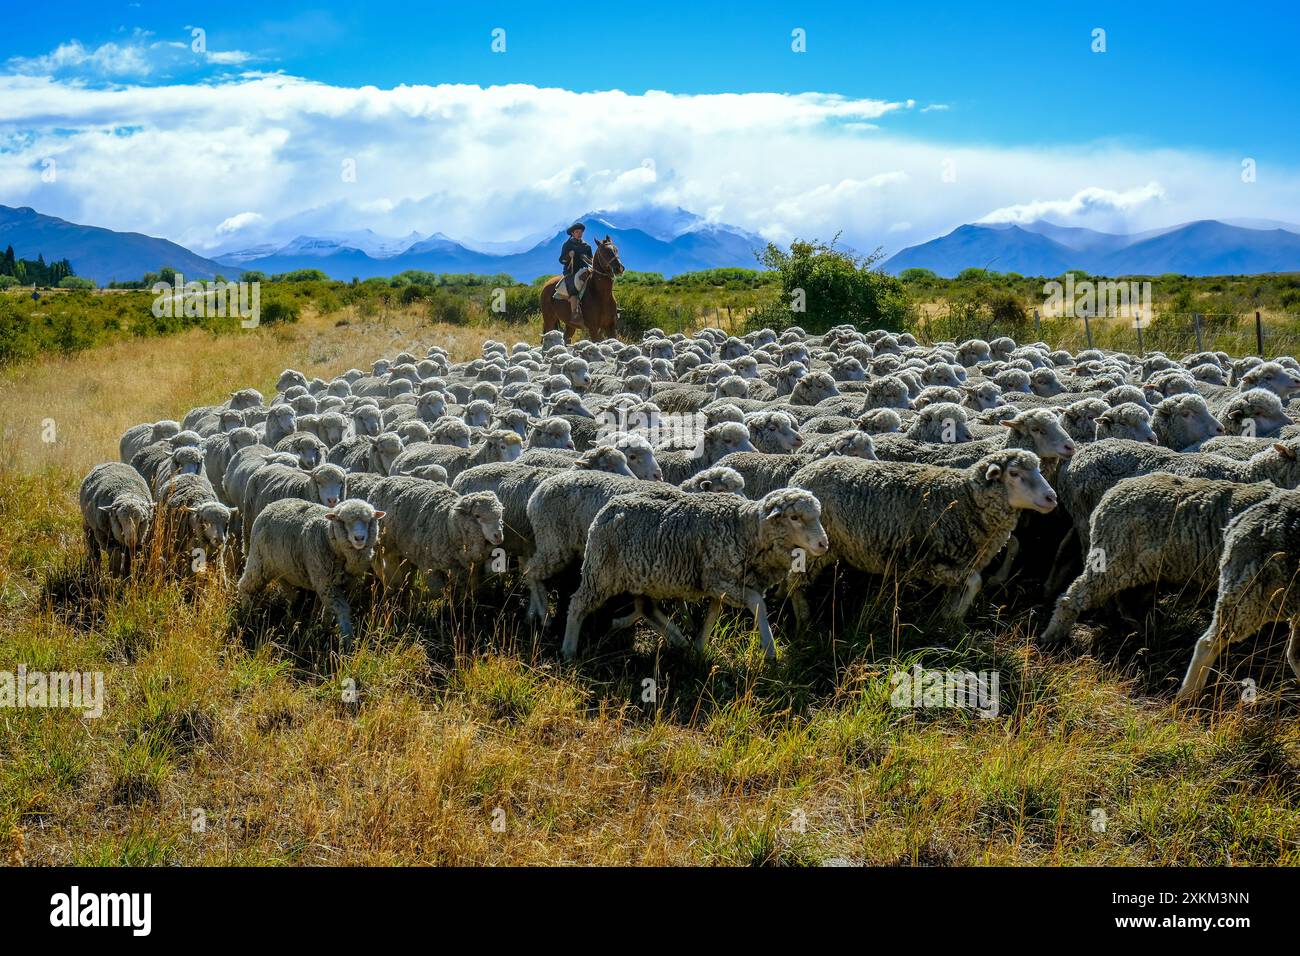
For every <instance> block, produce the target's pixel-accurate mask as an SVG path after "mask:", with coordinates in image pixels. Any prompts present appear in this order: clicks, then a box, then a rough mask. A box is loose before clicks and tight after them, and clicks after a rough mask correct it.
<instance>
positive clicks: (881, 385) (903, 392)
mask: <svg viewBox="0 0 1300 956" xmlns="http://www.w3.org/2000/svg"><path fill="white" fill-rule="evenodd" d="M867 404H868V405H869V406H871V407H872V408H911V407H912V395H911V393H910V392H909V391H908V390H907V383H906V382H904V381H903V380H902V379H901V378H898V377H897V376H895V375H886V376H884V377H883V378H878V379H876V380H875V381H873V382H872V383H871V384H870V385H868V386H867Z"/></svg>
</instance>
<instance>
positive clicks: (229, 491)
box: [213, 445, 298, 505]
mask: <svg viewBox="0 0 1300 956" xmlns="http://www.w3.org/2000/svg"><path fill="white" fill-rule="evenodd" d="M268 464H279V465H288V466H290V467H294V468H296V467H298V456H297V455H292V454H289V453H288V452H277V451H275V450H273V449H270V448H267V447H266V446H265V445H249V446H248V447H247V448H241V449H239V451H237V452H235V453H234V454H233V455H231V456H230V464H228V465H226V473H225V474H224V475H222V476H221V493H220V495H219V496H218V497H220V498H221V501H222V503H223V504H227V505H239V504H241V503H242V502H243V500H244V489H245V488H246V487H247V486H248V479H249V478H251V477H252V476H253V474H254V472H256V471H257V470H258V469H259V468H261V467H263V466H265V465H268ZM213 487H216V485H215V484H214V485H213Z"/></svg>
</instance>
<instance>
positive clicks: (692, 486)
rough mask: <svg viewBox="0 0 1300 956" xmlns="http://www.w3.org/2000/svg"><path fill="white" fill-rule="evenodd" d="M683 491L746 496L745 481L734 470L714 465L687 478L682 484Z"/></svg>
mask: <svg viewBox="0 0 1300 956" xmlns="http://www.w3.org/2000/svg"><path fill="white" fill-rule="evenodd" d="M681 489H682V491H688V492H705V491H712V492H715V493H717V494H727V495H744V493H745V479H744V477H743V476H742V475H741V474H740V472H738V471H736V469H734V468H727V467H725V466H722V465H714V466H713V467H712V468H706V469H704V471H702V472H700V473H699V474H697V475H693V476H691V477H690V478H687V479H686V480H685V481H683V482H682V484H681Z"/></svg>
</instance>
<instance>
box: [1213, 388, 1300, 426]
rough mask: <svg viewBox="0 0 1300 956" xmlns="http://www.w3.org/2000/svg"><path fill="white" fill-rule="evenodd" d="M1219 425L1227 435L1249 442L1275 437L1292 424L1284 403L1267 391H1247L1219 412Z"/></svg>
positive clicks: (1259, 389)
mask: <svg viewBox="0 0 1300 956" xmlns="http://www.w3.org/2000/svg"><path fill="white" fill-rule="evenodd" d="M1219 421H1220V422H1222V423H1223V430H1224V433H1225V434H1228V435H1246V436H1247V437H1250V438H1269V437H1272V436H1273V435H1276V434H1277V433H1278V432H1280V431H1281V430H1282V429H1283V428H1285V427H1286V426H1287V425H1290V424H1291V419H1290V418H1289V417H1288V416H1287V414H1286V412H1285V411H1283V409H1282V400H1281V399H1280V398H1278V397H1277V395H1276V394H1275V393H1273V392H1271V391H1269V390H1268V389H1265V388H1251V389H1247V390H1246V391H1244V392H1242V393H1241V394H1240V395H1237V396H1235V397H1234V398H1232V399H1230V400H1229V401H1228V403H1227V404H1226V405H1224V406H1223V407H1222V408H1221V409H1220V410H1219Z"/></svg>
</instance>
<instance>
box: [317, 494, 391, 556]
mask: <svg viewBox="0 0 1300 956" xmlns="http://www.w3.org/2000/svg"><path fill="white" fill-rule="evenodd" d="M386 513H387V512H383V511H376V510H375V509H374V507H373V506H372V505H371V504H370V503H369V502H367V501H362V500H361V499H360V498H348V499H347V500H346V501H341V502H339V503H338V504H337V505H336V506H335V507H333V508H331V509H330V510H328V511H326V512H325V517H326V518H327V519H328V520H329V522H330V530H331V534H332V535H333V536H334V538H335V540H336V541H339V542H340V543H342V544H344V545H345V546H346V547H350V548H352V550H354V551H367V550H369V549H372V548H374V547H375V545H376V544H378V543H379V522H380V521H382V520H384V515H385V514H386Z"/></svg>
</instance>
